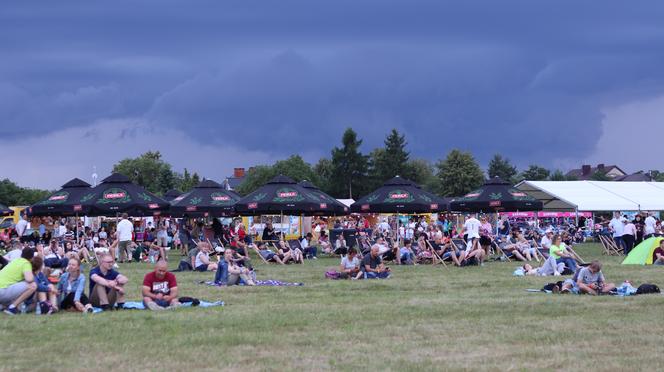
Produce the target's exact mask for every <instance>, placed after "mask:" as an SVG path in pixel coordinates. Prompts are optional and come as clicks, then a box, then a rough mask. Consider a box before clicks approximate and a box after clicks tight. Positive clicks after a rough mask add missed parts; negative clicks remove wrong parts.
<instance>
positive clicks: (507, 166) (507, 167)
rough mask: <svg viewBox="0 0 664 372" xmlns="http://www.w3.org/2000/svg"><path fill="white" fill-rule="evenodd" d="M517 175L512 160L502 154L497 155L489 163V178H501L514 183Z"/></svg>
mask: <svg viewBox="0 0 664 372" xmlns="http://www.w3.org/2000/svg"><path fill="white" fill-rule="evenodd" d="M517 173H518V172H517V170H516V167H515V166H514V165H512V163H511V162H510V160H509V159H508V158H505V157H503V156H502V155H500V154H495V155H494V156H493V158H492V159H491V161H489V168H488V169H487V174H488V175H489V178H493V177H500V178H501V179H502V180H503V181H507V182H510V183H513V182H514V181H515V176H516V175H517Z"/></svg>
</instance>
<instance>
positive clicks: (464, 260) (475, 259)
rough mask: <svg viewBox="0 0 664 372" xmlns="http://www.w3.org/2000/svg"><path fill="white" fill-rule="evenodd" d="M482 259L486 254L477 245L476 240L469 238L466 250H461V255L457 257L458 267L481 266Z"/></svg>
mask: <svg viewBox="0 0 664 372" xmlns="http://www.w3.org/2000/svg"><path fill="white" fill-rule="evenodd" d="M484 257H486V253H485V252H484V249H483V248H482V246H480V245H479V242H478V240H477V239H470V238H469V239H468V243H467V244H466V249H465V250H461V255H460V256H459V261H460V266H474V265H477V266H482V265H484V263H483V262H484Z"/></svg>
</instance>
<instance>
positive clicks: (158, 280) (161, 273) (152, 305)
mask: <svg viewBox="0 0 664 372" xmlns="http://www.w3.org/2000/svg"><path fill="white" fill-rule="evenodd" d="M142 292H143V304H144V305H145V307H147V308H148V309H150V310H156V311H158V310H164V309H168V308H176V307H178V306H180V302H178V283H177V280H176V279H175V275H173V273H169V272H168V262H166V261H164V260H159V261H158V262H157V263H156V264H155V265H154V271H152V272H150V273H147V274H145V277H144V278H143V288H142Z"/></svg>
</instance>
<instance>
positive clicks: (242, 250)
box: [230, 235, 253, 260]
mask: <svg viewBox="0 0 664 372" xmlns="http://www.w3.org/2000/svg"><path fill="white" fill-rule="evenodd" d="M252 244H253V243H252ZM230 246H231V248H233V249H234V250H235V253H237V254H239V255H240V256H242V257H244V258H245V259H246V260H249V250H248V248H247V243H245V242H244V240H242V239H240V235H233V237H232V238H231V244H230Z"/></svg>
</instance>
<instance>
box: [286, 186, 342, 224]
mask: <svg viewBox="0 0 664 372" xmlns="http://www.w3.org/2000/svg"><path fill="white" fill-rule="evenodd" d="M298 185H300V186H302V187H304V188H305V189H307V190H309V192H310V193H311V194H312V195H314V196H316V197H318V199H319V202H320V203H321V204H326V205H327V207H328V208H329V210H331V211H332V213H334V214H335V215H337V216H342V215H346V214H348V212H349V211H350V209H349V208H348V207H347V206H345V205H344V204H342V203H341V202H339V201H338V200H337V199H335V198H333V197H331V196H330V195H328V194H326V193H324V192H323V191H322V190H321V189H319V188H318V187H316V185H314V184H313V183H311V182H309V181H302V182H300V183H298Z"/></svg>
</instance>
